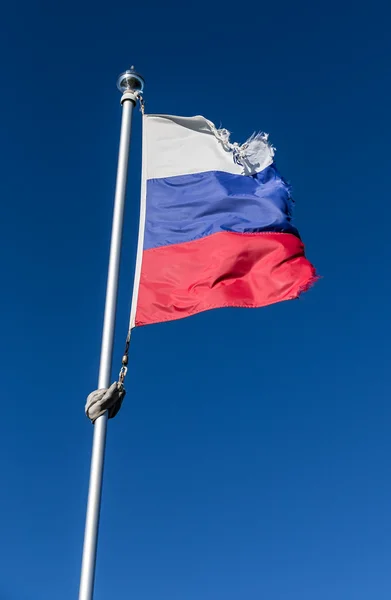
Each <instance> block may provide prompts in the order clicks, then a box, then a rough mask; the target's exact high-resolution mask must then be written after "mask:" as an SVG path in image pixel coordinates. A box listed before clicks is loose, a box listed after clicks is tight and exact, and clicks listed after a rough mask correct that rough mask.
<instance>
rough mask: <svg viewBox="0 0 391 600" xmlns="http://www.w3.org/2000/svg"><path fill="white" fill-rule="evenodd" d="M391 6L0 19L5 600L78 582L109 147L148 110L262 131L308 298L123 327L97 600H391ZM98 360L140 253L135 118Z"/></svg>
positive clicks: (52, 597) (23, 7) (42, 596)
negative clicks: (134, 82)
mask: <svg viewBox="0 0 391 600" xmlns="http://www.w3.org/2000/svg"><path fill="white" fill-rule="evenodd" d="M390 18H391V13H390V9H389V7H387V3H386V2H383V3H381V2H378V1H377V0H375V1H374V2H371V3H367V2H365V3H363V2H343V1H342V2H341V1H339V2H335V1H333V0H332V1H331V2H330V1H328V2H322V3H317V2H310V1H307V2H304V1H301V0H296V2H288V1H287V0H282V1H281V2H278V3H270V2H264V3H259V2H253V3H250V4H249V3H244V4H243V3H232V4H231V5H230V4H227V3H223V2H217V3H216V2H199V3H197V4H188V3H185V2H174V3H170V4H167V3H153V2H152V3H147V4H146V3H143V2H133V3H132V2H126V3H125V2H118V1H117V2H115V1H114V2H109V3H105V4H104V3H100V2H99V1H98V2H83V1H81V2H74V0H70V1H69V2H67V3H64V4H62V5H58V4H57V3H53V2H48V1H47V0H41V1H40V2H26V1H25V0H22V2H21V3H13V4H11V3H10V2H9V3H8V4H7V6H4V7H3V11H2V19H1V25H0V28H1V36H0V46H1V54H2V71H1V75H2V91H1V94H0V109H1V115H2V126H1V130H2V144H1V152H2V169H1V177H0V192H1V211H2V218H1V246H2V251H1V277H2V293H1V306H2V310H1V340H2V344H1V365H2V393H1V396H2V432H1V436H0V474H1V489H2V491H1V494H0V563H1V569H0V571H1V573H0V599H1V600H70V599H71V598H76V597H77V593H78V583H79V568H80V557H81V549H82V540H83V529H84V517H85V504H86V495H87V485H88V474H89V466H90V449H91V436H92V427H91V425H90V424H89V422H88V421H87V420H86V418H85V416H84V412H83V410H84V402H85V397H86V396H87V394H88V393H89V392H90V391H91V390H93V389H94V388H95V387H96V383H97V372H98V359H99V352H100V336H101V324H102V313H103V306H104V293H105V286H106V273H107V258H108V244H109V235H110V224H111V212H112V202H113V190H114V184H115V172H116V161H117V150H118V139H119V126H120V116H121V109H120V105H119V99H120V95H119V93H118V92H117V90H116V88H115V81H116V77H117V75H118V74H119V73H120V72H121V71H123V70H125V69H126V68H128V67H129V66H130V64H132V63H134V64H135V65H136V67H137V69H138V70H139V71H140V72H141V73H143V75H144V76H145V79H146V90H145V97H146V103H147V108H148V110H149V112H167V113H173V114H183V115H192V114H204V115H205V116H207V117H208V118H210V119H212V120H214V121H216V122H217V123H218V124H220V122H221V123H222V124H223V125H224V126H225V127H227V128H229V129H230V130H231V131H232V132H233V137H234V139H236V140H238V141H243V140H244V139H246V138H247V137H248V136H249V135H250V134H251V133H252V132H253V130H255V129H263V130H265V131H267V132H270V135H271V140H272V142H273V143H274V145H275V146H276V147H277V164H278V166H279V168H280V170H281V172H282V173H283V174H284V176H285V177H286V178H287V179H289V180H290V181H291V182H292V184H293V187H294V196H295V198H296V211H295V217H296V220H295V222H296V224H297V226H298V227H299V229H300V232H301V234H302V237H303V239H304V241H305V243H306V247H307V254H308V257H309V258H310V259H311V261H312V262H313V263H314V264H315V265H316V267H317V269H318V271H319V273H320V274H321V275H322V277H323V279H322V280H321V281H320V282H319V283H318V284H317V285H316V287H315V288H314V289H313V290H312V291H311V292H309V293H308V294H307V295H305V296H304V297H303V298H302V299H301V300H299V301H295V302H290V303H282V304H279V305H276V306H272V307H269V308H264V309H260V310H248V311H246V310H234V309H232V310H231V309H230V310H219V311H214V312H210V313H206V314H201V315H198V316H196V317H193V318H190V319H187V320H183V321H178V322H175V323H168V324H164V325H157V326H151V327H149V328H144V329H140V330H137V331H136V332H135V335H134V338H133V344H132V348H131V357H130V369H129V376H128V380H127V389H128V394H127V398H126V402H125V404H124V406H123V409H122V411H121V413H120V414H119V415H118V417H117V418H116V419H114V420H113V421H111V422H110V427H109V435H108V445H107V462H106V470H105V480H104V499H103V510H102V518H101V535H100V544H99V558H98V570H97V581H96V596H95V598H96V600H112V599H113V600H128V599H133V598H134V599H137V600H389V598H390V595H391V575H390V561H391V469H390V455H391V436H390V425H391V424H390V417H391V408H390V378H389V373H390V354H391V353H390V337H391V326H390V293H391V278H390V264H391V250H390V244H389V236H390V231H389V230H390V219H391V205H390V201H389V197H390V184H389V163H390V149H389V140H390V136H391V122H390V108H389V103H390V92H391V83H390V71H389V63H390V52H391V42H390V32H389V23H390ZM130 170H131V177H130V182H129V188H128V208H127V213H126V228H125V240H124V248H123V265H122V278H121V286H120V299H119V313H118V322H117V337H116V351H115V363H114V366H115V369H114V374H116V373H117V371H118V368H119V366H120V357H121V354H122V350H123V341H124V337H125V334H126V327H127V319H128V308H129V299H130V290H131V285H132V271H133V263H134V257H135V245H136V240H135V238H136V230H137V204H138V197H139V171H140V115H139V113H137V114H136V115H135V120H134V135H133V146H132V152H131V169H130Z"/></svg>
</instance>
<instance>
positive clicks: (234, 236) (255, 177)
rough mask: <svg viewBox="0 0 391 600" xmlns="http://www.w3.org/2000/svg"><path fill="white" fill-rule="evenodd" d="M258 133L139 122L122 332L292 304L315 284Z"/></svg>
mask: <svg viewBox="0 0 391 600" xmlns="http://www.w3.org/2000/svg"><path fill="white" fill-rule="evenodd" d="M273 157H274V149H273V147H272V146H271V145H270V144H269V142H268V139H267V136H266V135H265V134H258V135H255V136H252V137H251V138H250V139H249V140H248V141H247V142H246V143H245V144H242V145H241V146H239V145H238V144H233V143H231V142H230V139H229V132H228V131H227V130H225V129H217V128H216V127H215V125H214V124H213V123H212V122H211V121H208V120H207V119H205V118H204V117H201V116H197V117H176V116H170V115H144V117H143V167H142V190H141V211H140V232H139V244H138V252H137V264H136V275H135V286H134V292H133V294H134V295H133V302H132V306H133V309H132V316H131V327H134V326H139V325H148V324H151V323H158V322H162V321H171V320H174V319H180V318H183V317H188V316H190V315H194V314H196V313H199V312H201V311H205V310H209V309H212V308H220V307H247V308H255V307H260V306H266V305H268V304H273V303H275V302H281V301H282V300H291V299H293V298H297V297H298V296H299V294H300V293H301V292H302V291H305V290H306V289H308V287H309V286H310V285H311V283H312V282H313V281H314V279H315V270H314V267H313V266H312V265H311V264H310V263H309V262H308V260H307V259H306V258H305V254H304V246H303V243H302V242H301V240H300V237H299V234H298V231H297V229H296V228H295V227H294V226H293V225H292V223H291V211H292V199H291V196H290V190H289V186H288V185H287V183H286V182H285V181H284V179H283V178H282V177H281V175H280V174H279V173H278V171H277V169H276V166H275V164H274V160H273Z"/></svg>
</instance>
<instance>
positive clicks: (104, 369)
mask: <svg viewBox="0 0 391 600" xmlns="http://www.w3.org/2000/svg"><path fill="white" fill-rule="evenodd" d="M117 87H118V89H119V90H120V91H121V92H122V98H121V104H122V123H121V135H120V144H119V155H118V169H117V181H116V188H115V200H114V214H113V223H112V232H111V246H110V259H109V271H108V278H107V289H106V305H105V313H104V320H103V334H102V346H101V356H100V367H99V379H98V388H99V389H101V388H108V387H109V386H110V384H111V383H112V381H111V363H112V356H113V342H114V329H115V317H116V307H117V295H118V294H117V293H118V278H119V266H120V258H121V242H122V229H123V219H124V208H125V196H126V182H127V176H128V162H129V148H130V134H131V128H132V114H133V108H134V106H136V104H137V100H138V94H139V93H140V92H142V90H143V87H144V81H143V79H142V77H140V76H139V75H138V74H137V73H136V72H135V71H134V69H133V67H132V69H130V70H129V71H126V72H125V73H123V74H122V75H120V77H119V78H118V81H117ZM106 430H107V412H105V413H104V414H103V415H102V416H101V417H99V418H98V419H97V420H96V421H95V423H94V436H93V444H92V456H91V470H90V484H89V491H88V502H87V515H86V523H85V533H84V547H83V559H82V567H81V576H80V590H79V600H92V599H93V594H94V579H95V566H96V551H97V542H98V529H99V515H100V505H101V496H102V477H103V466H104V455H105V446H106Z"/></svg>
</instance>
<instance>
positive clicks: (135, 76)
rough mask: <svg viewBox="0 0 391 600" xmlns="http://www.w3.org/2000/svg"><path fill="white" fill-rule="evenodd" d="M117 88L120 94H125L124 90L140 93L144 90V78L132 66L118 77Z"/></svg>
mask: <svg viewBox="0 0 391 600" xmlns="http://www.w3.org/2000/svg"><path fill="white" fill-rule="evenodd" d="M117 88H118V89H119V91H120V92H121V93H122V94H125V93H126V92H133V93H137V94H142V93H143V90H144V79H143V78H142V77H141V75H139V73H137V72H136V71H135V69H134V67H133V66H132V67H131V68H130V69H128V70H127V71H125V72H124V73H121V75H120V76H119V77H118V79H117Z"/></svg>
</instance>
